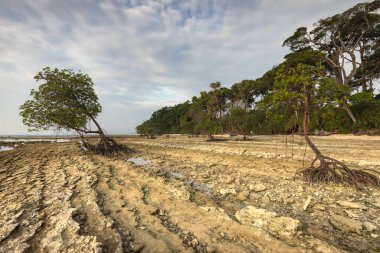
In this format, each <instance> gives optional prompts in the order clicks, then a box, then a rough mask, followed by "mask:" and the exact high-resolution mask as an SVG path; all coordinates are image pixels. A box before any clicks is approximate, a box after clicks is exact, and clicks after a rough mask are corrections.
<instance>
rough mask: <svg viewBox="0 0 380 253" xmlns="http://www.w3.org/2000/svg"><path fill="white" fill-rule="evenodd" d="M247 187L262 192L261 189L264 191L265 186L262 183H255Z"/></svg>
mask: <svg viewBox="0 0 380 253" xmlns="http://www.w3.org/2000/svg"><path fill="white" fill-rule="evenodd" d="M249 189H250V190H251V191H254V192H262V191H265V190H266V189H267V187H266V185H264V184H256V185H250V186H249Z"/></svg>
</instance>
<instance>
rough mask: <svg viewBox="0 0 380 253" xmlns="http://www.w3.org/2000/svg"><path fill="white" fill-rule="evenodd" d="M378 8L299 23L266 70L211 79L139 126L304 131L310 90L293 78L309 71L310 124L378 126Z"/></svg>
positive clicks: (341, 128)
mask: <svg viewBox="0 0 380 253" xmlns="http://www.w3.org/2000/svg"><path fill="white" fill-rule="evenodd" d="M379 9H380V1H379V0H376V1H373V2H370V3H360V4H357V5H355V6H354V7H352V8H350V9H348V10H346V11H344V12H342V13H339V14H336V15H334V16H332V17H328V18H325V19H322V20H319V21H318V22H317V23H316V24H314V25H313V27H312V28H311V29H307V28H306V27H300V28H298V29H297V30H296V31H295V32H294V34H293V35H291V36H290V37H289V38H287V39H286V40H285V41H284V43H283V46H287V47H289V49H290V53H289V54H287V55H286V56H285V57H284V60H283V62H282V63H280V64H278V65H276V66H274V67H273V68H272V69H270V70H269V71H267V72H266V73H265V74H264V75H263V76H261V77H260V78H257V79H254V80H243V81H240V82H237V83H235V84H233V85H232V86H231V87H223V85H222V84H221V83H220V82H214V83H211V84H210V85H209V87H210V89H209V90H208V91H202V92H201V93H200V95H199V96H197V97H196V96H194V97H193V98H192V99H191V101H186V102H184V103H181V104H178V105H175V106H169V107H168V106H167V107H163V108H161V109H159V110H157V111H155V112H154V113H153V114H152V115H151V117H150V119H148V120H146V121H145V122H144V123H142V124H141V125H139V126H137V127H136V130H137V132H138V133H139V134H144V135H149V136H153V135H160V134H174V133H182V134H191V135H199V134H202V135H208V136H209V138H212V136H213V135H214V134H222V133H229V134H231V135H235V134H241V135H244V137H246V136H247V135H249V134H287V133H296V132H302V131H303V124H304V122H303V121H304V118H303V115H304V110H305V107H304V95H305V93H306V92H307V91H306V90H305V87H303V85H298V86H297V85H295V83H297V82H294V80H295V79H297V78H299V76H304V74H305V73H308V75H309V76H305V78H309V79H310V78H311V79H310V81H313V83H314V86H313V88H312V89H311V90H309V91H308V92H309V93H308V94H309V95H308V96H309V106H308V110H309V111H310V113H309V116H308V119H309V124H308V129H309V131H314V130H324V131H328V132H337V133H352V132H358V131H366V132H368V131H372V132H376V131H377V132H378V129H380V95H379V94H377V95H376V92H375V87H374V84H375V83H376V81H378V80H379V77H380V40H379V39H380V38H379V37H380V15H379V14H378V13H379ZM311 69H312V70H313V71H311ZM292 80H293V82H292ZM314 80H318V81H317V82H314ZM300 83H302V82H300ZM290 84H292V85H290Z"/></svg>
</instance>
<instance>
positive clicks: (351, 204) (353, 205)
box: [337, 200, 367, 210]
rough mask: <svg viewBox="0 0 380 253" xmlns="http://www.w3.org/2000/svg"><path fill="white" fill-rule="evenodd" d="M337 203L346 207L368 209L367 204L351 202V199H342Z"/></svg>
mask: <svg viewBox="0 0 380 253" xmlns="http://www.w3.org/2000/svg"><path fill="white" fill-rule="evenodd" d="M337 203H338V204H339V205H341V206H343V207H346V208H351V209H362V210H365V209H367V207H366V206H365V205H363V204H360V203H355V202H351V201H345V200H342V201H338V202H337Z"/></svg>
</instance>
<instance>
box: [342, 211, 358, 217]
mask: <svg viewBox="0 0 380 253" xmlns="http://www.w3.org/2000/svg"><path fill="white" fill-rule="evenodd" d="M344 212H345V213H346V214H347V215H348V216H350V217H352V218H359V215H357V214H356V213H354V212H353V211H350V210H344Z"/></svg>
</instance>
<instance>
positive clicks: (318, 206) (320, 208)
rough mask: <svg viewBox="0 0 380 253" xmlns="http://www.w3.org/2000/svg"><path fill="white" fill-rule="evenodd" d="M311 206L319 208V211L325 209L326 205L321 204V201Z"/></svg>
mask: <svg viewBox="0 0 380 253" xmlns="http://www.w3.org/2000/svg"><path fill="white" fill-rule="evenodd" d="M313 208H314V209H316V210H319V211H326V207H325V206H324V205H322V204H321V203H316V204H315V205H314V206H313Z"/></svg>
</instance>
